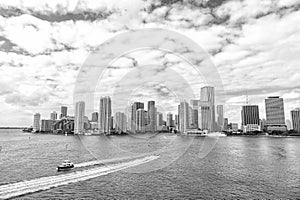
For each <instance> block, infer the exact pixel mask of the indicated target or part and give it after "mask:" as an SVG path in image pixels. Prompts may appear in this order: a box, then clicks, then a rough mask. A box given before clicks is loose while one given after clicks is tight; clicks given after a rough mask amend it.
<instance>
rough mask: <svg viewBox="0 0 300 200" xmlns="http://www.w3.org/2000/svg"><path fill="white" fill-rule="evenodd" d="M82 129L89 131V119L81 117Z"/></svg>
mask: <svg viewBox="0 0 300 200" xmlns="http://www.w3.org/2000/svg"><path fill="white" fill-rule="evenodd" d="M83 129H84V130H89V129H91V123H90V121H89V118H88V117H87V116H84V117H83Z"/></svg>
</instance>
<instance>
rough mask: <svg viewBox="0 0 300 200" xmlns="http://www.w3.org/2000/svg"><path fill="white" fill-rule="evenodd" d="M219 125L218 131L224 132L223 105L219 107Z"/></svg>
mask: <svg viewBox="0 0 300 200" xmlns="http://www.w3.org/2000/svg"><path fill="white" fill-rule="evenodd" d="M217 125H218V130H219V131H221V130H223V127H224V108H223V105H217Z"/></svg>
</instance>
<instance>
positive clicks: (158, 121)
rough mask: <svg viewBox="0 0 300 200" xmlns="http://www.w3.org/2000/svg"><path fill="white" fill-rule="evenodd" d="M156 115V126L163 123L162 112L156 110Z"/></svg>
mask: <svg viewBox="0 0 300 200" xmlns="http://www.w3.org/2000/svg"><path fill="white" fill-rule="evenodd" d="M156 116H157V121H156V124H157V128H158V127H160V126H162V125H163V114H162V113H160V112H157V114H156Z"/></svg>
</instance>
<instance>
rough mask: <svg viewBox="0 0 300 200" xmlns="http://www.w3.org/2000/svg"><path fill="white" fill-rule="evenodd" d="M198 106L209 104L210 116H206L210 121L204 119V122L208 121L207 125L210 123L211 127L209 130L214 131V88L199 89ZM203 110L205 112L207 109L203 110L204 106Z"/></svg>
mask: <svg viewBox="0 0 300 200" xmlns="http://www.w3.org/2000/svg"><path fill="white" fill-rule="evenodd" d="M199 104H202V105H203V104H210V108H209V111H210V112H211V114H209V115H208V116H210V119H206V121H208V120H210V122H209V123H211V127H210V128H209V129H210V131H215V127H216V117H215V88H214V87H212V86H205V87H202V88H201V91H200V102H199ZM199 106H200V105H199ZM204 109H205V110H206V109H207V107H206V108H205V106H204ZM206 111H207V110H206Z"/></svg>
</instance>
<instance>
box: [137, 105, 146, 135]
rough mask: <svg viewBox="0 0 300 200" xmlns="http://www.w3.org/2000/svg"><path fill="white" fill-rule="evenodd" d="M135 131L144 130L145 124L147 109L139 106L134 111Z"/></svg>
mask: <svg viewBox="0 0 300 200" xmlns="http://www.w3.org/2000/svg"><path fill="white" fill-rule="evenodd" d="M135 118H136V132H145V131H146V125H147V119H148V117H147V111H145V110H144V109H142V108H140V109H138V110H137V111H136V117H135Z"/></svg>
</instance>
